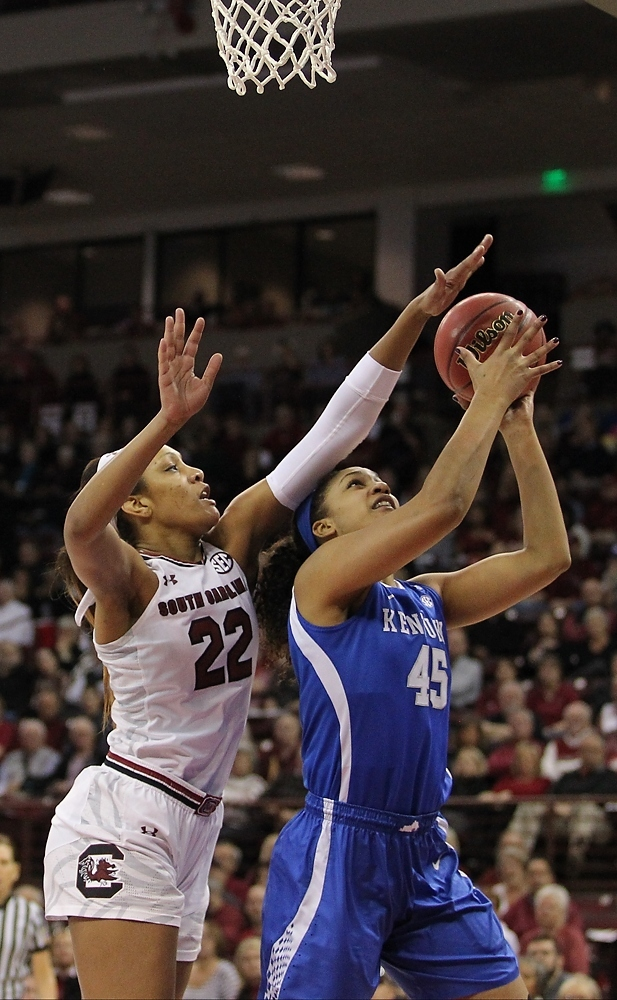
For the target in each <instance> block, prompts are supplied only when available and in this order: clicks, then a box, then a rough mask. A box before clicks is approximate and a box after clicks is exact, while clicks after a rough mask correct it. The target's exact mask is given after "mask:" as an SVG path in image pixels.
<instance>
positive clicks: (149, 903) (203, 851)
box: [44, 765, 223, 962]
mask: <svg viewBox="0 0 617 1000" xmlns="http://www.w3.org/2000/svg"><path fill="white" fill-rule="evenodd" d="M222 821H223V810H222V808H217V809H215V811H214V812H213V813H212V814H211V815H209V816H202V815H199V814H198V813H197V812H196V811H195V809H194V808H191V807H190V806H188V805H185V804H184V803H182V802H179V801H177V800H176V799H175V798H172V797H171V796H170V795H168V794H167V793H166V792H164V791H160V790H159V789H158V788H153V787H151V786H150V785H149V784H145V783H144V782H142V781H140V780H139V779H136V778H133V777H129V776H127V775H125V774H120V773H118V772H117V771H114V770H112V769H111V768H109V767H107V766H105V765H102V766H101V767H88V768H86V769H85V770H84V771H82V772H81V774H79V775H78V777H77V779H76V781H75V783H74V785H73V787H72V788H71V790H70V792H69V793H68V795H67V796H66V798H64V799H63V800H62V802H61V803H60V804H59V805H58V807H57V809H56V813H55V816H54V818H53V820H52V823H51V830H50V833H49V838H48V840H47V847H46V850H45V882H44V889H45V915H46V917H47V919H48V920H64V919H66V918H67V917H96V918H101V917H102V918H108V919H114V920H143V921H145V922H146V923H152V924H166V925H169V926H171V927H178V928H179V936H178V953H177V960H178V961H179V962H192V961H194V960H195V958H196V957H197V955H198V954H199V950H200V947H201V935H202V931H203V921H204V917H205V913H206V909H207V906H208V898H209V893H208V874H209V872H210V864H211V862H212V855H213V853H214V847H215V845H216V841H217V837H218V835H219V830H220V828H221V823H222Z"/></svg>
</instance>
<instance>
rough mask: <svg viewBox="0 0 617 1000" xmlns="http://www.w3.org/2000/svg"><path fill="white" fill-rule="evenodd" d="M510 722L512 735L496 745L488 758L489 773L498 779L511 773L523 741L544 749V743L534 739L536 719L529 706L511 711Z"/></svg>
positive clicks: (540, 749)
mask: <svg viewBox="0 0 617 1000" xmlns="http://www.w3.org/2000/svg"><path fill="white" fill-rule="evenodd" d="M508 723H509V725H510V729H511V730H512V736H511V737H510V739H508V740H504V741H503V743H500V744H499V745H498V746H496V747H495V749H494V750H493V751H492V753H491V754H490V755H489V758H488V769H489V773H490V774H491V775H492V776H493V777H495V778H497V779H499V778H503V777H505V776H506V775H509V774H511V771H512V764H513V762H514V756H515V753H516V748H517V746H518V745H519V743H520V742H521V741H524V742H525V743H534V744H535V745H536V746H537V748H538V750H539V751H542V749H543V747H542V744H541V743H540V742H539V741H538V740H534V735H535V728H536V719H535V716H534V714H533V712H531V711H530V710H529V709H528V708H518V709H516V710H515V711H514V712H510V715H509V716H508Z"/></svg>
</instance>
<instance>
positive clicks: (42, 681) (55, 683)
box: [33, 646, 67, 749]
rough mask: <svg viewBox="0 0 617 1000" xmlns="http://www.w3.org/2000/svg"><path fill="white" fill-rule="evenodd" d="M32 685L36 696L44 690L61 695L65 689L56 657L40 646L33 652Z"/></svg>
mask: <svg viewBox="0 0 617 1000" xmlns="http://www.w3.org/2000/svg"><path fill="white" fill-rule="evenodd" d="M33 659H34V685H35V690H36V693H37V694H38V693H39V692H40V691H41V690H44V689H45V688H47V689H51V690H53V691H55V692H56V693H57V694H63V693H64V691H65V689H66V682H67V676H66V674H65V673H64V671H63V670H62V669H61V667H60V663H59V660H58V657H57V656H56V654H55V652H54V650H53V649H49V648H48V647H47V646H40V647H39V648H38V649H35V650H34V658H33ZM35 696H36V695H35ZM58 749H60V748H59V747H58Z"/></svg>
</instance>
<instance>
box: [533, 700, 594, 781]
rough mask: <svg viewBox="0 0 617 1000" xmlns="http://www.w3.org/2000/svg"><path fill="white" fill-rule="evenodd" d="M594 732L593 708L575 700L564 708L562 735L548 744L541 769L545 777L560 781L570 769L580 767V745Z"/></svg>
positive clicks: (573, 769) (574, 769)
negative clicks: (592, 723) (592, 721)
mask: <svg viewBox="0 0 617 1000" xmlns="http://www.w3.org/2000/svg"><path fill="white" fill-rule="evenodd" d="M590 732H593V729H592V726H591V708H590V707H589V705H587V704H586V703H585V702H584V701H573V702H571V703H570V704H569V705H566V707H565V708H564V710H563V715H562V717H561V736H558V737H555V738H554V739H552V740H549V742H548V743H547V745H546V748H545V750H544V753H543V755H542V763H541V765H540V771H541V772H542V775H543V776H544V777H545V778H549V779H550V780H551V781H558V780H559V778H561V777H562V776H563V775H564V774H567V773H568V772H569V771H576V770H577V768H579V767H580V763H581V757H580V746H581V743H582V741H583V740H584V738H585V736H588V735H589V733H590Z"/></svg>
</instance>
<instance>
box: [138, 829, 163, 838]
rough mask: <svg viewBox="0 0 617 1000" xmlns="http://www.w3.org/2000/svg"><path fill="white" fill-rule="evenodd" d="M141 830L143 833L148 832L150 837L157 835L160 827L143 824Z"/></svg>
mask: <svg viewBox="0 0 617 1000" xmlns="http://www.w3.org/2000/svg"><path fill="white" fill-rule="evenodd" d="M141 832H142V833H143V834H147V835H148V836H149V837H156V835H157V833H158V832H159V831H158V827H156V826H142V828H141Z"/></svg>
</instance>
